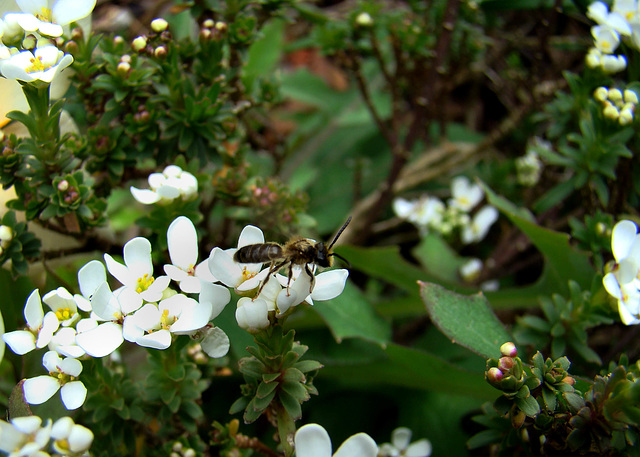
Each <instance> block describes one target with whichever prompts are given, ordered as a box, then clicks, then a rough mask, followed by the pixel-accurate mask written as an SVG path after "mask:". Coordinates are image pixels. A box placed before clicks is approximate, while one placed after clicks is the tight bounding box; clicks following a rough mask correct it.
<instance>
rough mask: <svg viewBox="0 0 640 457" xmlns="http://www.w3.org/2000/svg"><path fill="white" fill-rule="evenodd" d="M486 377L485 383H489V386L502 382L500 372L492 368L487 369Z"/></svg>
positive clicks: (501, 373)
mask: <svg viewBox="0 0 640 457" xmlns="http://www.w3.org/2000/svg"><path fill="white" fill-rule="evenodd" d="M486 376H487V381H489V382H490V383H491V384H497V383H499V382H500V381H501V380H502V378H503V376H504V373H503V372H502V371H500V369H499V368H497V367H492V368H489V370H488V371H487V374H486Z"/></svg>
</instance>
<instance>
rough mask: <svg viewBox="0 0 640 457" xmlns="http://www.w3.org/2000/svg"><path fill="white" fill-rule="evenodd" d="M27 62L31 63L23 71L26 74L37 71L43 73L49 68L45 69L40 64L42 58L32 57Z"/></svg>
mask: <svg viewBox="0 0 640 457" xmlns="http://www.w3.org/2000/svg"><path fill="white" fill-rule="evenodd" d="M29 61H30V62H31V66H29V67H27V68H25V69H24V70H25V71H26V72H27V73H35V72H37V71H45V70H47V69H48V68H50V67H46V66H45V65H44V64H43V63H42V56H38V57H32V58H31V59H29Z"/></svg>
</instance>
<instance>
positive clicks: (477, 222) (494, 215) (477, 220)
mask: <svg viewBox="0 0 640 457" xmlns="http://www.w3.org/2000/svg"><path fill="white" fill-rule="evenodd" d="M496 220H498V210H497V209H495V208H494V207H493V206H490V205H487V206H485V207H483V208H482V209H481V210H480V211H478V212H477V213H476V214H475V215H474V216H473V219H472V220H471V223H470V224H467V225H466V226H464V227H463V229H462V233H461V238H462V242H463V243H464V244H470V243H475V242H477V241H480V240H482V239H483V238H484V237H485V236H486V235H487V233H488V232H489V229H490V228H491V226H492V225H493V223H494V222H495V221H496Z"/></svg>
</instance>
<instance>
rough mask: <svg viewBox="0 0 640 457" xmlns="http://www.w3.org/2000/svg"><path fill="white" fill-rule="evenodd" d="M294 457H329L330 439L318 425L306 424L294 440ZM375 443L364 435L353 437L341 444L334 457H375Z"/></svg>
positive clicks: (376, 451)
mask: <svg viewBox="0 0 640 457" xmlns="http://www.w3.org/2000/svg"><path fill="white" fill-rule="evenodd" d="M294 443H295V450H296V457H331V451H332V448H331V438H329V434H328V433H327V431H326V430H325V429H324V427H322V426H320V425H318V424H307V425H304V426H302V427H300V428H299V429H298V431H297V432H296V435H295V438H294ZM377 454H378V446H377V445H376V442H375V441H374V440H373V438H371V437H370V436H369V435H367V434H366V433H358V434H356V435H353V436H351V437H349V438H347V440H346V441H345V442H344V443H342V445H341V446H340V447H339V448H338V450H337V451H336V452H335V454H333V456H334V457H375V456H377Z"/></svg>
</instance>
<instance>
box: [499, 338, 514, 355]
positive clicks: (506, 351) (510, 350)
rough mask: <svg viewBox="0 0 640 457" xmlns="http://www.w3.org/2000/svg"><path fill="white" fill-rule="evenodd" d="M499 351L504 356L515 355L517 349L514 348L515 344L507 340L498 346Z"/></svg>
mask: <svg viewBox="0 0 640 457" xmlns="http://www.w3.org/2000/svg"><path fill="white" fill-rule="evenodd" d="M500 353H501V354H502V355H504V356H505V357H516V356H517V355H518V350H517V349H516V345H515V344H513V343H512V342H511V341H509V342H507V343H504V344H503V345H502V346H500Z"/></svg>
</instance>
